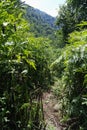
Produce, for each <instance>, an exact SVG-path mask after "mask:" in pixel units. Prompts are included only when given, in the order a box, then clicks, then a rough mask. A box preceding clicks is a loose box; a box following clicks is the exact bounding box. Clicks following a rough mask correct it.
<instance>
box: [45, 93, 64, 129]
mask: <svg viewBox="0 0 87 130" xmlns="http://www.w3.org/2000/svg"><path fill="white" fill-rule="evenodd" d="M55 104H57V100H56V99H55V97H54V95H53V94H52V92H49V93H47V92H46V93H44V94H43V109H44V118H45V121H46V124H47V130H63V129H62V128H61V126H60V125H59V115H58V111H56V110H55V109H54V107H55Z"/></svg>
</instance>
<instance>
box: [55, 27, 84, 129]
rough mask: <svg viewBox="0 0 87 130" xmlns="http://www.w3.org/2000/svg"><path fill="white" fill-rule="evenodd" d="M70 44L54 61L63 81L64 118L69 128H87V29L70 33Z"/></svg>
mask: <svg viewBox="0 0 87 130" xmlns="http://www.w3.org/2000/svg"><path fill="white" fill-rule="evenodd" d="M69 43H71V44H70V45H67V46H66V47H65V48H64V51H63V53H62V55H61V57H59V59H58V60H56V61H55V62H54V63H53V68H54V69H55V70H56V68H57V70H58V71H57V72H58V74H57V75H58V77H59V78H61V80H62V82H63V84H62V85H63V86H62V88H63V89H62V91H61V94H60V96H62V98H61V101H62V106H63V119H64V121H66V122H67V125H68V126H67V128H66V129H67V130H80V129H84V130H86V129H87V120H86V119H87V111H86V110H87V30H86V29H83V30H81V31H79V32H77V31H75V32H73V33H71V34H70V38H69ZM59 90H61V88H59Z"/></svg>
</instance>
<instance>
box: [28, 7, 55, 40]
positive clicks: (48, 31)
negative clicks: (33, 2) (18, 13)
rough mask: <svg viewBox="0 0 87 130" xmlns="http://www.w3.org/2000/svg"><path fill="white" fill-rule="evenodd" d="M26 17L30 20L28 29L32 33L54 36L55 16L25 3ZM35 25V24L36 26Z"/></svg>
mask: <svg viewBox="0 0 87 130" xmlns="http://www.w3.org/2000/svg"><path fill="white" fill-rule="evenodd" d="M25 8H26V16H25V17H26V18H27V20H28V21H29V22H30V25H31V26H30V31H31V32H32V33H34V35H35V36H36V37H38V36H43V37H46V36H47V37H50V38H51V39H52V38H54V37H55V31H56V23H55V20H56V18H54V17H52V16H50V15H48V14H46V13H44V12H42V11H40V10H38V9H35V8H33V7H31V6H28V5H25ZM36 25H37V26H36Z"/></svg>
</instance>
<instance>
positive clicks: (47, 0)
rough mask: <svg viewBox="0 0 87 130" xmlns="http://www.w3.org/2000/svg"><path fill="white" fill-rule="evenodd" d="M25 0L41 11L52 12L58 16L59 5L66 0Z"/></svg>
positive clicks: (51, 13)
mask: <svg viewBox="0 0 87 130" xmlns="http://www.w3.org/2000/svg"><path fill="white" fill-rule="evenodd" d="M22 1H25V3H26V4H29V5H30V6H32V7H34V8H37V9H39V10H41V11H44V12H46V13H47V14H50V15H51V16H54V17H55V16H57V14H58V10H59V6H61V5H62V4H64V3H65V1H66V0H22Z"/></svg>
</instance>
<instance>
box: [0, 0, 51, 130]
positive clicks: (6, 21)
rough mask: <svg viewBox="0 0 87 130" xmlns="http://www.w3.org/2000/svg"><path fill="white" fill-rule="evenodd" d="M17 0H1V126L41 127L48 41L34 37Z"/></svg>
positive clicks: (48, 76)
mask: <svg viewBox="0 0 87 130" xmlns="http://www.w3.org/2000/svg"><path fill="white" fill-rule="evenodd" d="M23 17H24V10H23V8H22V3H21V2H20V1H19V0H18V1H16V0H14V1H13V2H12V1H11V0H7V1H0V104H1V106H0V107H1V112H0V124H1V126H0V129H1V130H2V129H9V130H16V129H21V130H22V129H23V130H25V129H27V130H28V129H29V130H39V129H44V127H45V124H44V118H43V109H42V93H43V90H45V89H48V88H47V86H48V85H49V84H50V82H51V73H50V67H49V66H50V63H51V62H52V58H50V53H53V51H52V47H50V41H49V40H48V39H45V38H34V37H33V36H32V34H31V33H30V32H29V24H28V23H27V21H26V20H25V19H24V18H23Z"/></svg>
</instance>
